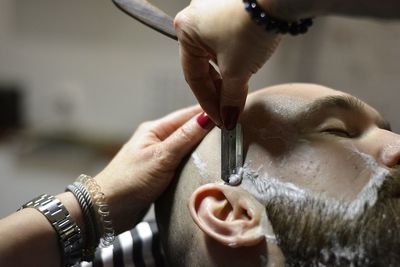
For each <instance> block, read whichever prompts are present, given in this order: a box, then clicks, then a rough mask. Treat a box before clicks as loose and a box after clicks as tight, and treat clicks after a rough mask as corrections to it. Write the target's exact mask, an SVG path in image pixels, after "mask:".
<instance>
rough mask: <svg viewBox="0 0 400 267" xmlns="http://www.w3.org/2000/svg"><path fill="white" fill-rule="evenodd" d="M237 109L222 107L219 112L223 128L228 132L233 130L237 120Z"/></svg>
mask: <svg viewBox="0 0 400 267" xmlns="http://www.w3.org/2000/svg"><path fill="white" fill-rule="evenodd" d="M239 111H240V109H239V107H235V106H224V107H222V110H221V113H222V114H221V115H222V122H223V123H224V126H225V128H226V129H228V130H232V129H233V128H235V126H236V123H237V121H238V119H239Z"/></svg>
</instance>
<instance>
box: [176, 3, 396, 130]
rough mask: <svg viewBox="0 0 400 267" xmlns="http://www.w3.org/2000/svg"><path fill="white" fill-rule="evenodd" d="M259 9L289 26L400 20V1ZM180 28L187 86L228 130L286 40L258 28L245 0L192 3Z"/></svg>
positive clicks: (276, 5) (264, 5)
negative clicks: (327, 19)
mask: <svg viewBox="0 0 400 267" xmlns="http://www.w3.org/2000/svg"><path fill="white" fill-rule="evenodd" d="M257 3H258V4H259V5H260V7H262V8H263V9H264V10H265V11H267V12H268V14H270V15H271V16H272V17H275V18H280V19H282V20H284V21H294V20H298V19H301V18H308V17H319V16H322V15H350V16H369V17H375V18H392V19H396V18H397V19H398V18H399V17H400V12H399V10H400V9H399V6H400V4H399V1H396V0H385V1H373V0H368V1H361V0H356V1H347V0H324V1H320V0H296V1H292V0H257ZM232 18H235V19H232ZM316 24H317V20H316ZM174 26H175V30H176V33H177V36H178V39H179V42H180V46H179V51H180V58H181V63H182V69H183V73H184V76H185V79H186V81H187V82H188V84H189V86H190V88H191V90H192V91H193V93H194V95H195V96H196V98H197V100H198V101H199V103H200V105H201V106H202V108H203V109H204V110H205V111H206V113H207V114H209V115H210V117H211V118H212V119H213V120H214V122H215V123H216V124H217V125H223V126H225V127H227V122H231V121H232V117H233V118H235V119H236V120H237V119H238V118H239V116H238V115H239V114H236V111H238V112H240V113H241V112H242V111H243V108H244V105H245V102H246V96H247V91H248V81H249V79H250V78H251V76H252V75H253V74H254V73H256V72H257V71H258V70H259V69H260V68H261V67H262V66H263V65H264V64H265V62H266V61H267V60H268V59H269V58H270V57H271V55H272V54H273V53H274V51H275V49H276V47H277V46H278V45H279V43H280V40H281V36H280V35H279V34H275V33H273V32H267V31H265V30H264V29H263V28H262V27H260V26H258V25H256V23H254V22H253V21H252V20H251V19H250V16H249V14H247V12H245V11H244V6H243V2H242V0H220V1H218V2H216V1H213V0H192V1H191V2H190V4H189V5H188V6H187V7H186V8H185V9H183V10H182V11H181V12H179V13H178V14H177V15H176V17H175V20H174ZM316 26H317V25H316ZM210 60H212V61H213V62H214V63H216V65H217V66H218V70H219V72H217V71H216V70H215V69H214V67H213V66H211V65H210V64H209V61H210ZM226 107H235V108H236V111H235V109H232V108H230V110H229V112H224V111H226V109H225V108H226ZM233 113H235V116H233V115H232V114H233ZM229 116H231V117H230V118H229ZM235 123H236V121H235ZM229 124H231V123H229Z"/></svg>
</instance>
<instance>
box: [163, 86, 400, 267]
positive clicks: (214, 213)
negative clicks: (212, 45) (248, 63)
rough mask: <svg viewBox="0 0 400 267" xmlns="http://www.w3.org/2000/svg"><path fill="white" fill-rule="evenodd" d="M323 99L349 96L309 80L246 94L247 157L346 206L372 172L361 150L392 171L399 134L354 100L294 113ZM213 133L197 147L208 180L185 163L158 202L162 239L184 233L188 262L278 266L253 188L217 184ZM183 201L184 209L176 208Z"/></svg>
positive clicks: (399, 151) (268, 172) (266, 171)
mask: <svg viewBox="0 0 400 267" xmlns="http://www.w3.org/2000/svg"><path fill="white" fill-rule="evenodd" d="M326 97H331V98H332V97H340V98H343V97H344V98H351V99H353V98H354V97H352V96H350V95H348V94H346V93H343V92H340V91H337V90H333V89H330V88H327V87H323V86H318V85H312V84H285V85H279V86H274V87H270V88H265V89H264V90H260V91H257V92H255V93H253V94H251V95H250V96H249V99H248V102H247V105H246V108H245V110H244V112H243V116H242V118H241V123H242V126H243V129H244V139H245V140H244V145H245V161H246V163H247V164H248V166H249V168H250V169H253V170H257V171H258V173H259V175H260V176H264V177H273V178H276V179H278V180H279V181H282V182H289V183H292V184H294V185H295V186H297V187H298V188H300V189H304V190H307V191H310V192H313V193H316V194H322V195H323V196H326V197H329V198H333V199H336V200H339V201H341V202H344V203H350V202H351V201H353V200H355V199H356V198H357V195H358V193H359V192H360V191H361V190H362V189H363V188H364V187H365V185H366V184H367V183H368V181H369V180H370V179H371V175H372V174H373V171H374V170H373V169H371V166H370V165H369V164H368V162H367V161H366V160H365V155H369V156H370V157H371V158H372V159H373V161H374V162H375V163H376V166H375V168H381V169H384V170H388V171H389V170H391V169H392V168H394V167H396V166H397V164H398V162H399V159H400V145H399V144H400V135H398V134H395V133H393V132H391V131H389V130H387V129H384V128H385V127H387V125H386V124H385V123H384V121H383V118H382V117H381V116H380V115H379V113H378V112H377V111H376V110H375V109H373V108H372V107H370V106H368V105H367V104H365V103H363V102H361V101H360V100H357V106H358V107H359V108H358V109H357V110H354V109H348V108H345V107H344V106H330V107H326V106H325V107H324V108H322V109H321V110H320V111H318V112H317V113H316V114H314V115H312V116H309V117H305V118H304V117H299V116H300V115H301V114H303V113H304V111H305V110H307V109H308V108H309V107H310V105H313V104H315V103H316V102H318V101H320V100H321V99H324V98H326ZM219 138H220V137H219V132H218V130H217V129H215V130H214V131H212V132H211V133H210V134H209V135H208V136H207V137H206V138H205V139H204V140H203V141H202V143H201V144H200V145H199V146H198V148H197V149H196V151H195V153H196V154H197V156H198V157H199V158H200V159H201V160H202V161H203V163H204V165H205V166H207V175H206V177H205V176H204V175H203V176H202V175H201V173H199V169H198V168H199V167H198V166H197V165H196V164H194V163H193V161H191V160H189V161H188V163H187V164H186V165H185V166H184V168H183V169H182V172H181V173H180V179H179V182H177V184H176V185H175V186H176V187H175V189H173V191H170V192H168V193H167V195H169V197H171V198H172V200H171V199H170V200H169V201H167V200H168V196H167V197H166V199H162V202H164V203H165V204H164V205H163V203H158V207H157V206H156V208H157V209H156V212H157V215H158V218H159V219H160V222H159V224H160V226H161V230H162V232H161V234H162V235H161V236H163V234H165V235H166V236H167V238H168V242H169V243H168V244H174V238H175V237H176V236H179V239H181V240H182V239H184V238H185V237H184V236H185V233H190V240H187V242H186V243H185V244H186V245H187V248H184V250H183V251H185V255H192V256H186V257H187V258H186V260H187V261H186V265H188V266H264V265H263V264H265V261H264V263H263V261H262V260H261V259H260V255H261V256H262V257H264V258H265V259H269V264H275V266H283V265H284V263H283V262H284V257H283V254H282V251H281V250H280V249H279V247H278V246H277V245H276V244H275V243H274V242H272V241H271V240H268V239H267V240H266V239H265V235H269V236H273V234H274V232H273V226H272V225H271V224H269V223H268V214H266V210H265V208H264V207H263V205H262V204H261V205H260V202H258V201H257V200H256V199H255V198H254V196H253V195H252V194H249V193H248V192H250V193H251V192H252V190H251V187H249V186H247V187H245V186H244V184H243V183H242V185H241V186H236V187H235V186H225V185H223V184H222V183H221V180H220V178H219V177H220V171H219V168H220V162H219V152H218V150H215V147H219ZM246 191H248V192H246ZM185 200H189V202H188V207H189V209H188V210H186V209H183V208H182V203H183V202H184V201H185ZM171 201H172V202H171ZM260 206H261V208H260ZM168 216H169V217H171V218H169V217H168ZM190 217H191V218H192V219H193V221H194V223H193V222H192V221H191V220H190V219H188V218H190ZM178 218H179V219H178ZM185 218H186V220H185ZM265 222H267V223H265ZM250 226H253V227H250ZM163 228H165V229H163ZM181 229H184V230H181ZM176 231H178V232H176ZM181 240H175V241H176V242H177V243H179V242H181ZM257 240H258V241H257ZM260 240H262V241H260ZM167 246H168V245H167ZM233 247H234V250H232V248H233ZM173 253H174V252H173V251H168V249H167V255H168V254H170V255H173V256H172V257H174V256H175V257H176V255H174V254H173ZM193 255H194V256H193ZM226 255H230V256H229V257H226Z"/></svg>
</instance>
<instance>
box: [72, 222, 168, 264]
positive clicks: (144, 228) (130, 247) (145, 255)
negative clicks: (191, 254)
mask: <svg viewBox="0 0 400 267" xmlns="http://www.w3.org/2000/svg"><path fill="white" fill-rule="evenodd" d="M76 266H78V267H164V266H165V260H164V256H163V251H162V249H161V244H160V239H159V236H158V229H157V224H156V222H155V221H148V222H141V223H139V224H138V225H136V227H135V228H133V229H131V230H130V231H126V232H124V233H122V234H120V235H119V236H117V237H116V238H115V241H114V243H113V244H112V245H111V246H109V247H107V248H101V249H97V251H96V255H95V258H94V260H93V262H81V263H80V264H78V265H76Z"/></svg>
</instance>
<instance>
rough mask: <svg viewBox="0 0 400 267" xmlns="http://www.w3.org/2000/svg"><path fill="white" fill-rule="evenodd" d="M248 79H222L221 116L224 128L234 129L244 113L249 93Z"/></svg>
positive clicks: (235, 77)
mask: <svg viewBox="0 0 400 267" xmlns="http://www.w3.org/2000/svg"><path fill="white" fill-rule="evenodd" d="M248 80H249V78H248V77H240V76H234V77H229V76H228V77H222V87H221V95H220V114H221V119H222V122H223V124H224V127H225V128H226V129H228V130H230V129H233V128H234V127H235V126H236V123H237V121H238V119H239V116H240V114H241V113H242V111H243V108H244V105H245V103H246V97H247V92H248Z"/></svg>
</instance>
